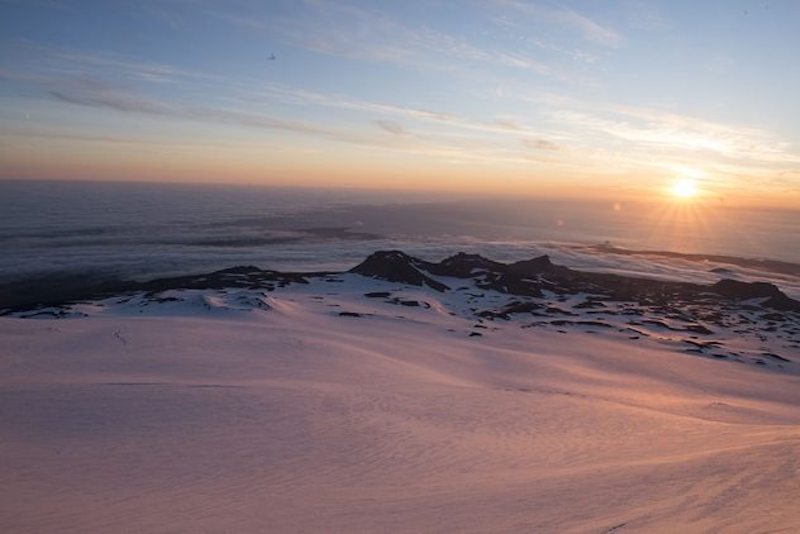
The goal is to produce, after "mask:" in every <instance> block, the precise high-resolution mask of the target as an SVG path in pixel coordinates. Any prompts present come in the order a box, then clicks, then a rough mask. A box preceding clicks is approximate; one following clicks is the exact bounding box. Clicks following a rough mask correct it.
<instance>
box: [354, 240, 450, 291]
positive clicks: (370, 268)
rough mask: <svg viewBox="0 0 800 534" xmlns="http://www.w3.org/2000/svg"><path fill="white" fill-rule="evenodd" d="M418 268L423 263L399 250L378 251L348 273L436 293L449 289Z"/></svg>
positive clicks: (423, 263) (423, 264)
mask: <svg viewBox="0 0 800 534" xmlns="http://www.w3.org/2000/svg"><path fill="white" fill-rule="evenodd" d="M418 266H419V267H424V266H425V262H422V261H420V260H417V259H416V258H413V257H412V256H409V255H408V254H406V253H405V252H401V251H399V250H379V251H377V252H373V253H372V254H370V255H369V256H368V257H367V259H365V260H364V261H362V262H361V263H359V264H358V265H356V266H355V267H353V268H352V269H350V272H352V273H356V274H360V275H363V276H371V277H373V278H379V279H381V280H387V281H389V282H399V283H404V284H410V285H415V286H423V285H426V286H428V287H430V288H432V289H435V290H436V291H446V290H447V289H450V288H449V287H447V286H446V285H445V284H443V283H441V282H439V281H437V280H434V279H433V278H431V277H429V276H427V275H426V274H423V273H422V272H421V271H420V270H419V269H418Z"/></svg>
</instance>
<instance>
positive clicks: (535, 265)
mask: <svg viewBox="0 0 800 534" xmlns="http://www.w3.org/2000/svg"><path fill="white" fill-rule="evenodd" d="M557 268H562V269H563V268H565V267H560V266H558V265H555V264H554V263H553V262H552V261H550V256H548V255H547V254H544V255H542V256H538V257H536V258H532V259H530V260H521V261H517V262H514V263H512V264H511V265H509V266H508V270H509V272H512V273H516V274H537V273H546V272H551V271H553V270H555V269H557Z"/></svg>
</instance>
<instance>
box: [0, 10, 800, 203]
mask: <svg viewBox="0 0 800 534" xmlns="http://www.w3.org/2000/svg"><path fill="white" fill-rule="evenodd" d="M0 14H1V15H2V16H0V121H1V122H2V126H1V127H0V142H1V144H0V176H2V177H6V178H15V177H21V178H86V179H109V180H114V179H128V180H131V179H142V180H164V181H175V180H177V181H192V180H197V181H231V182H259V183H277V184H295V185H331V186H337V185H347V186H369V187H408V188H435V189H448V188H455V189H468V190H472V189H482V188H483V189H498V190H502V191H510V192H514V191H519V192H521V193H535V192H537V191H538V192H545V193H548V194H550V193H552V194H556V193H559V192H563V193H564V194H575V193H580V192H583V193H587V194H603V193H609V194H613V195H641V194H647V193H648V192H649V191H650V192H652V191H659V190H662V189H663V188H664V187H667V186H668V184H669V183H671V182H672V181H674V180H676V179H679V178H680V177H687V176H688V177H690V178H692V179H695V180H697V181H698V182H699V183H700V184H701V186H702V189H703V190H704V191H706V192H707V193H708V194H709V195H711V196H715V197H720V198H731V199H734V198H740V199H746V198H750V199H763V200H764V201H765V202H767V201H768V202H773V201H775V202H782V203H784V204H786V203H789V204H791V203H794V202H797V201H798V199H800V170H799V169H800V121H798V120H797V110H798V109H800V106H798V104H800V102H799V100H800V99H799V98H798V96H797V95H800V62H798V60H797V51H798V50H800V32H798V31H797V28H798V27H800V3H798V2H794V1H788V0H787V1H779V2H771V1H767V2H765V1H716V2H715V1H705V2H681V1H669V2H666V1H665V2H644V1H636V0H627V1H619V2H549V1H525V0H484V1H469V0H462V1H459V2H446V1H426V2H417V1H405V2H347V1H327V0H299V1H289V2H281V1H267V2H252V1H234V2H212V1H202V0H165V1H159V2H148V1H142V2H88V1H87V2H67V1H64V2H61V1H58V0H49V1H48V0H40V1H33V0H29V1H24V0H19V1H2V0H0ZM273 54H274V55H275V57H276V59H274V60H271V59H269V58H270V56H272V55H273Z"/></svg>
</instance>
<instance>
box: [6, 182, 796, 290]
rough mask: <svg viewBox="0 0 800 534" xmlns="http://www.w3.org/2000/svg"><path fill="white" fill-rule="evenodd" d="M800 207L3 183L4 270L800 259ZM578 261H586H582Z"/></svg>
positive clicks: (150, 272)
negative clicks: (540, 259) (469, 259)
mask: <svg viewBox="0 0 800 534" xmlns="http://www.w3.org/2000/svg"><path fill="white" fill-rule="evenodd" d="M798 235H800V216H798V213H797V212H792V211H788V210H779V211H774V210H773V211H765V210H752V209H751V210H745V209H741V208H726V207H724V206H704V207H703V208H702V209H700V208H698V209H689V208H687V207H685V206H678V205H674V204H670V203H661V204H655V203H654V204H644V203H610V202H605V201H597V202H589V201H569V200H542V199H508V198H503V197H486V196H483V197H474V196H473V197H470V196H457V197H454V196H453V195H444V194H433V195H432V194H430V193H424V194H423V193H398V192H379V191H357V190H322V189H290V188H274V187H273V188H269V187H250V186H216V185H186V184H183V185H175V184H142V183H117V184H113V183H92V182H82V183H69V182H18V181H5V182H0V280H2V281H9V280H13V279H18V278H21V277H29V276H36V275H47V274H53V273H73V274H78V273H91V274H95V275H116V276H122V277H126V278H127V277H133V278H140V279H141V278H150V277H154V276H159V275H166V274H182V273H186V272H203V271H206V270H212V269H220V268H226V267H231V266H233V265H242V264H256V265H258V266H260V267H263V268H274V269H298V270H314V269H346V268H350V267H352V266H353V265H355V264H356V263H357V262H358V261H360V260H361V259H362V258H363V257H364V256H365V255H367V254H368V253H370V252H372V251H373V250H376V249H385V248H400V249H404V250H408V251H411V252H414V253H416V254H419V255H422V256H426V257H429V258H431V259H437V258H440V257H442V256H443V255H445V254H449V253H453V252H456V251H459V250H468V251H474V252H479V253H482V254H485V255H489V256H492V257H496V258H498V259H520V258H527V257H531V256H532V255H534V254H538V253H542V252H548V253H550V254H554V253H555V254H558V253H559V251H561V252H565V251H568V250H571V249H570V245H576V244H584V245H585V244H589V245H596V244H601V243H605V242H610V243H611V244H613V245H615V246H620V247H625V248H631V249H639V250H641V249H645V250H661V251H673V252H681V253H703V254H723V255H730V256H738V257H750V258H769V259H779V260H785V261H790V262H800V248H798V247H797V236H798ZM572 261H573V262H574V261H576V260H575V258H573V259H572Z"/></svg>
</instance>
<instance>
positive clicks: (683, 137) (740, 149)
mask: <svg viewBox="0 0 800 534" xmlns="http://www.w3.org/2000/svg"><path fill="white" fill-rule="evenodd" d="M551 115H552V117H553V119H554V120H556V121H559V122H561V123H567V124H570V125H572V126H573V127H575V128H580V129H583V130H586V131H592V132H598V133H603V134H606V135H608V136H611V137H614V138H617V139H621V140H624V141H627V142H629V143H631V145H632V146H640V147H648V148H650V149H652V148H658V149H661V150H664V151H673V152H678V151H680V152H710V153H715V154H717V155H718V156H723V157H726V158H730V159H738V160H749V161H758V162H761V163H765V164H771V163H775V164H781V163H784V164H797V163H800V156H799V155H798V154H796V153H793V152H791V146H790V144H789V143H788V142H786V141H783V140H781V139H779V138H777V137H776V136H775V135H773V134H771V133H770V132H767V131H764V130H760V129H757V128H752V127H743V126H731V125H725V124H719V123H715V122H711V121H707V120H702V119H698V118H695V117H691V116H688V115H680V114H676V113H670V112H665V111H662V110H657V109H648V108H636V107H631V106H609V107H607V108H605V109H604V110H603V111H601V112H598V111H594V112H587V111H575V110H563V109H562V110H555V111H552V112H551Z"/></svg>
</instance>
